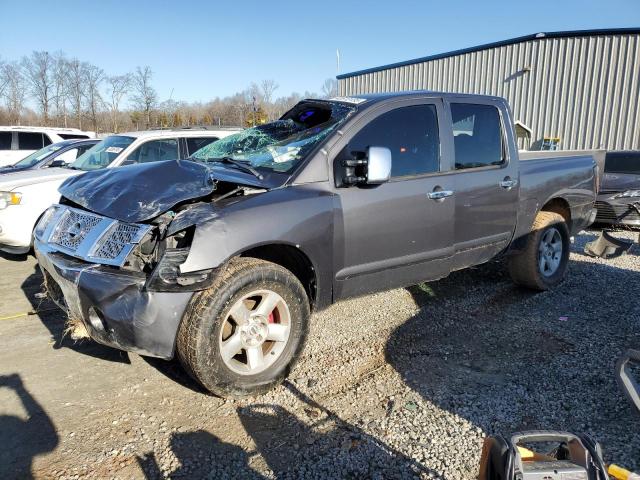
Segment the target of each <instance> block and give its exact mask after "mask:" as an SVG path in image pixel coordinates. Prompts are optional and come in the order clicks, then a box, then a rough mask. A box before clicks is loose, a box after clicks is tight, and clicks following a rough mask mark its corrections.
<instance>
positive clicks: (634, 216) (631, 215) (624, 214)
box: [596, 201, 640, 223]
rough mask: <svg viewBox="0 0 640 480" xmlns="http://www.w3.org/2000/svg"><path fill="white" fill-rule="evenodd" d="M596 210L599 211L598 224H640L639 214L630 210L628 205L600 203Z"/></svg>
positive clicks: (597, 203) (597, 204)
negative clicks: (619, 222)
mask: <svg viewBox="0 0 640 480" xmlns="http://www.w3.org/2000/svg"><path fill="white" fill-rule="evenodd" d="M596 208H597V209H598V214H597V215H596V222H606V223H616V222H618V221H621V222H640V215H639V214H638V212H637V211H636V210H635V209H633V208H629V207H628V206H627V205H612V204H610V203H607V202H602V201H598V202H596Z"/></svg>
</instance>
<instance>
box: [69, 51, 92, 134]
mask: <svg viewBox="0 0 640 480" xmlns="http://www.w3.org/2000/svg"><path fill="white" fill-rule="evenodd" d="M86 67H87V64H86V63H84V62H81V61H80V60H78V59H77V58H74V59H73V60H70V61H69V62H68V65H67V82H68V83H67V85H68V92H69V102H70V103H71V108H72V110H73V113H74V116H75V117H76V123H77V126H78V128H80V129H81V128H82V107H83V104H84V98H85V83H84V79H85V69H86Z"/></svg>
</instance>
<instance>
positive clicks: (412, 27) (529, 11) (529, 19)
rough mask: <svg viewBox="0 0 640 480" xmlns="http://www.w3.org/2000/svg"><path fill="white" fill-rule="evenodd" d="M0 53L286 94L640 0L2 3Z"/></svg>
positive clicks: (616, 12) (163, 81)
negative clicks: (146, 70) (44, 53)
mask: <svg viewBox="0 0 640 480" xmlns="http://www.w3.org/2000/svg"><path fill="white" fill-rule="evenodd" d="M0 13H1V15H0V58H2V59H5V60H7V59H16V58H19V57H21V56H22V55H25V54H28V53H29V52H31V51H32V50H48V51H50V52H55V51H58V50H62V51H64V52H66V53H67V54H68V55H69V56H70V57H78V58H79V59H81V60H88V61H91V62H92V63H95V64H97V65H99V66H100V67H102V68H103V69H104V70H105V71H106V72H107V73H108V74H119V73H124V72H127V71H131V70H133V69H134V68H135V67H136V66H137V65H149V66H150V67H151V68H152V69H153V71H154V74H155V77H154V85H155V86H156V88H157V90H158V93H159V95H160V99H161V100H164V99H166V98H168V97H169V95H170V93H171V91H172V90H173V98H174V99H182V100H187V101H195V100H202V101H207V100H209V99H211V98H213V97H216V96H225V95H229V94H232V93H234V92H237V91H240V90H242V89H244V88H245V87H246V86H248V84H249V83H250V82H251V81H260V80H262V79H267V78H268V79H274V80H276V81H277V82H278V84H279V85H280V87H279V89H278V90H277V91H276V96H282V95H286V94H289V93H290V92H292V91H298V92H301V93H302V92H304V91H305V90H308V91H316V92H319V91H320V90H321V85H322V83H323V81H324V79H326V78H328V77H333V76H335V75H336V49H337V48H339V49H340V54H341V72H343V73H344V72H349V71H353V70H358V69H362V68H367V67H372V66H378V65H382V64H386V63H391V62H396V61H402V60H407V59H410V58H415V57H421V56H425V55H430V54H434V53H441V52H446V51H450V50H455V49H458V48H465V47H470V46H473V45H477V44H480V43H487V42H492V41H498V40H503V39H507V38H511V37H516V36H520V35H526V34H530V33H536V32H540V31H557V30H575V29H589V28H614V27H640V1H639V0H607V1H603V0H600V1H595V0H555V1H548V0H537V1H535V2H516V1H513V0H510V1H493V2H491V1H486V0H485V1H483V0H475V1H467V0H457V1H456V2H455V3H453V2H447V1H428V0H423V1H403V0H393V1H386V2H374V1H368V2H364V1H363V2H349V1H347V0H342V1H334V0H325V1H323V2H300V1H298V2H290V1H276V0H272V1H269V2H266V1H236V2H226V1H219V2H216V1H208V2H207V1H187V0H182V1H180V2H177V1H174V2H166V1H160V0H156V1H136V0H131V1H129V2H124V1H115V0H101V1H91V2H90V1H86V0H85V1H70V0H69V1H66V0H57V1H56V2H45V1H44V0H43V1H41V2H37V1H30V0H0Z"/></svg>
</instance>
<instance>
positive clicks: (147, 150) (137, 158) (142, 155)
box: [127, 138, 179, 163]
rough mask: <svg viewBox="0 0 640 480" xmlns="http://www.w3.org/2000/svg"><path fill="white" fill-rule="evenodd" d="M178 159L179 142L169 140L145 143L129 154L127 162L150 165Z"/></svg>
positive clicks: (172, 139)
mask: <svg viewBox="0 0 640 480" xmlns="http://www.w3.org/2000/svg"><path fill="white" fill-rule="evenodd" d="M178 158H179V156H178V140H177V139H175V138H168V139H162V140H152V141H150V142H147V143H143V144H142V145H140V147H138V148H137V149H135V150H134V151H133V152H131V153H130V154H129V156H128V157H127V160H129V162H128V163H149V162H159V161H162V160H177V159H178Z"/></svg>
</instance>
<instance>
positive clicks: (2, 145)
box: [0, 132, 12, 150]
mask: <svg viewBox="0 0 640 480" xmlns="http://www.w3.org/2000/svg"><path fill="white" fill-rule="evenodd" d="M11 135H12V134H11V132H0V150H11Z"/></svg>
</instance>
